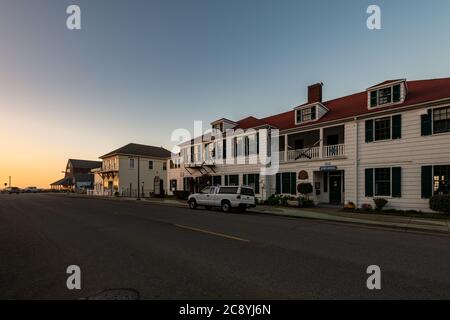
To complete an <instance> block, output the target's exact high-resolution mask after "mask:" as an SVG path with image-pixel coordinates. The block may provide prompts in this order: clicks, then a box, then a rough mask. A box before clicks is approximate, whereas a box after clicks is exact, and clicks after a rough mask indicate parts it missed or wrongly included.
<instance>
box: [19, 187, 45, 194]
mask: <svg viewBox="0 0 450 320" xmlns="http://www.w3.org/2000/svg"><path fill="white" fill-rule="evenodd" d="M23 192H24V193H38V192H41V190H40V189H38V188H36V187H26V188H25V189H23Z"/></svg>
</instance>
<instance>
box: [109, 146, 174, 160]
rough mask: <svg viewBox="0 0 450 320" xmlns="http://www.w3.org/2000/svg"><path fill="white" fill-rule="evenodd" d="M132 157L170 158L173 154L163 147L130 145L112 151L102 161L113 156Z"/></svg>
mask: <svg viewBox="0 0 450 320" xmlns="http://www.w3.org/2000/svg"><path fill="white" fill-rule="evenodd" d="M118 154H121V155H132V156H144V157H154V158H170V157H171V155H172V154H171V152H170V151H169V150H167V149H164V148H163V147H155V146H147V145H144V144H137V143H129V144H127V145H125V146H123V147H121V148H119V149H116V150H114V151H111V152H109V153H107V154H105V155H103V156H101V157H100V159H103V158H106V157H109V156H113V155H118Z"/></svg>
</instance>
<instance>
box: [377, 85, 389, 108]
mask: <svg viewBox="0 0 450 320" xmlns="http://www.w3.org/2000/svg"><path fill="white" fill-rule="evenodd" d="M391 102H392V88H385V89H380V90H378V105H381V104H387V103H391Z"/></svg>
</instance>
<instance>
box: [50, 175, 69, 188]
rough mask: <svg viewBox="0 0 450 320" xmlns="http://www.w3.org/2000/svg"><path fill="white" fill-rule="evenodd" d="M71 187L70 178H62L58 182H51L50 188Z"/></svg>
mask: <svg viewBox="0 0 450 320" xmlns="http://www.w3.org/2000/svg"><path fill="white" fill-rule="evenodd" d="M71 185H73V183H72V178H69V177H67V178H62V179H61V180H58V181H56V182H53V183H52V184H51V186H63V187H68V186H71Z"/></svg>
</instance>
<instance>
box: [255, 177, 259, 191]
mask: <svg viewBox="0 0 450 320" xmlns="http://www.w3.org/2000/svg"><path fill="white" fill-rule="evenodd" d="M255 193H259V174H255Z"/></svg>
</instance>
